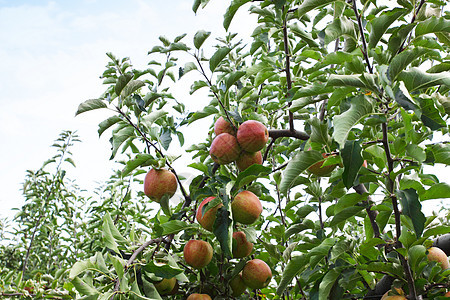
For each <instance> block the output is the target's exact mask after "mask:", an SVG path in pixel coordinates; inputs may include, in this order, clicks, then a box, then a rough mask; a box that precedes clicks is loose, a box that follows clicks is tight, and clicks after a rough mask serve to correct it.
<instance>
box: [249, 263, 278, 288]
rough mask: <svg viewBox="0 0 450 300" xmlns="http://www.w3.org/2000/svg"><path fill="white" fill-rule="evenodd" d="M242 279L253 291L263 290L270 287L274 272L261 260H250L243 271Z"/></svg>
mask: <svg viewBox="0 0 450 300" xmlns="http://www.w3.org/2000/svg"><path fill="white" fill-rule="evenodd" d="M242 279H243V280H244V283H245V285H247V286H248V287H249V288H251V289H262V288H265V287H266V286H268V285H269V282H270V280H271V279H272V270H270V267H269V266H268V265H267V264H266V263H265V262H264V261H262V260H260V259H257V258H256V259H252V260H249V261H248V262H247V263H246V264H245V266H244V269H243V270H242Z"/></svg>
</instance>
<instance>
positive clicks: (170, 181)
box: [144, 169, 177, 203]
mask: <svg viewBox="0 0 450 300" xmlns="http://www.w3.org/2000/svg"><path fill="white" fill-rule="evenodd" d="M176 191H177V178H176V177H175V174H173V173H172V172H170V171H169V170H165V169H151V170H150V171H149V172H148V173H147V175H145V179H144V193H145V195H147V196H148V197H149V198H150V199H151V200H153V201H156V202H158V203H159V202H160V201H161V198H162V197H163V196H164V195H166V194H167V195H169V197H172V196H173V195H174V194H175V192H176Z"/></svg>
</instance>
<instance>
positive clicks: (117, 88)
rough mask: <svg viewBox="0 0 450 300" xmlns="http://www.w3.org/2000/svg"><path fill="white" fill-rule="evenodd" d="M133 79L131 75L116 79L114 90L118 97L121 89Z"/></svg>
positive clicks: (127, 74)
mask: <svg viewBox="0 0 450 300" xmlns="http://www.w3.org/2000/svg"><path fill="white" fill-rule="evenodd" d="M133 77H134V75H133V73H126V74H123V75H120V76H119V78H118V79H117V83H116V86H115V88H114V90H115V92H116V95H120V93H121V92H122V90H123V88H124V87H125V86H126V85H127V84H128V82H130V81H131V79H133Z"/></svg>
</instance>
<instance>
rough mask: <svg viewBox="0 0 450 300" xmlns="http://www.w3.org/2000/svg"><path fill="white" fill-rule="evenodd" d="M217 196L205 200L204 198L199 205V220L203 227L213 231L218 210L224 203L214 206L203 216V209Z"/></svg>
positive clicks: (197, 216)
mask: <svg viewBox="0 0 450 300" xmlns="http://www.w3.org/2000/svg"><path fill="white" fill-rule="evenodd" d="M215 198H216V197H208V198H206V199H205V200H203V201H202V202H201V203H200V205H199V206H198V209H197V215H196V218H197V222H198V223H199V224H200V225H202V227H203V228H205V229H206V230H209V231H212V229H213V225H214V221H215V220H216V213H217V210H218V209H219V208H220V207H222V206H223V204H222V203H219V204H217V205H216V206H214V207H213V208H211V209H210V210H208V211H207V212H205V213H204V214H203V216H202V210H203V206H205V205H206V204H207V203H208V202H210V201H211V200H213V199H215Z"/></svg>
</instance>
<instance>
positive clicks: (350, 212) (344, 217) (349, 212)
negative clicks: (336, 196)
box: [330, 206, 364, 226]
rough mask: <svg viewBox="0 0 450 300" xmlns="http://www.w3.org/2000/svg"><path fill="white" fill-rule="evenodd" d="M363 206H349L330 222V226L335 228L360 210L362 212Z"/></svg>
mask: <svg viewBox="0 0 450 300" xmlns="http://www.w3.org/2000/svg"><path fill="white" fill-rule="evenodd" d="M363 209H364V207H363V206H350V207H346V208H344V209H343V210H341V211H340V212H338V213H337V214H336V215H335V216H334V217H333V219H332V220H331V222H330V226H336V225H338V224H339V223H341V222H344V221H345V220H347V219H348V218H350V217H353V216H355V215H357V214H358V213H359V212H360V211H361V210H363Z"/></svg>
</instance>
